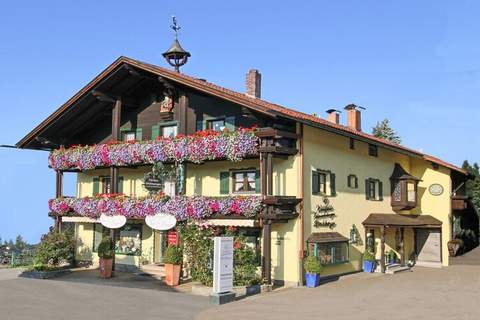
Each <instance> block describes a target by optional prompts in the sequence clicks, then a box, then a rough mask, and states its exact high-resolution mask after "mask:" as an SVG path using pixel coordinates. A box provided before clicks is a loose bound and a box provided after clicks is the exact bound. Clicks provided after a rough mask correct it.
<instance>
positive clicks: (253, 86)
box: [246, 69, 262, 99]
mask: <svg viewBox="0 0 480 320" xmlns="http://www.w3.org/2000/svg"><path fill="white" fill-rule="evenodd" d="M246 86H247V95H249V96H251V97H254V98H258V99H260V97H261V89H262V75H261V74H260V72H259V71H258V70H256V69H250V70H248V73H247V81H246Z"/></svg>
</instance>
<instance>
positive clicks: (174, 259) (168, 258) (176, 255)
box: [163, 246, 183, 265]
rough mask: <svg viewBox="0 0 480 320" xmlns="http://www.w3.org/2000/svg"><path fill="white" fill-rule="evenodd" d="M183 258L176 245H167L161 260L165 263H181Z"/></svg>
mask: <svg viewBox="0 0 480 320" xmlns="http://www.w3.org/2000/svg"><path fill="white" fill-rule="evenodd" d="M182 260H183V253H182V249H180V247H178V246H168V247H167V249H166V250H165V256H164V259H163V261H164V262H165V263H167V264H175V265H181V264H182Z"/></svg>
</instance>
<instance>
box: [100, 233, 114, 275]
mask: <svg viewBox="0 0 480 320" xmlns="http://www.w3.org/2000/svg"><path fill="white" fill-rule="evenodd" d="M113 246H114V244H113V240H112V238H110V237H104V238H103V239H102V241H101V242H100V244H99V245H98V257H99V258H100V277H101V278H103V279H107V278H111V277H112V265H113V257H114V255H115V251H114V250H113Z"/></svg>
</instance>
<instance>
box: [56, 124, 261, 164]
mask: <svg viewBox="0 0 480 320" xmlns="http://www.w3.org/2000/svg"><path fill="white" fill-rule="evenodd" d="M258 142H259V139H258V137H257V136H256V135H255V128H249V129H245V128H239V129H237V130H236V131H223V132H216V131H211V130H206V131H199V132H197V133H195V134H193V135H189V136H182V135H178V136H176V137H174V138H166V137H158V138H157V139H156V140H153V141H152V140H148V141H129V142H110V143H106V144H97V145H93V146H73V147H71V148H68V149H65V148H60V149H56V150H53V151H52V152H51V153H50V155H49V157H48V164H49V166H50V167H51V168H52V169H55V170H67V169H78V170H88V169H94V168H97V167H108V166H129V165H139V164H150V163H155V162H177V163H182V162H193V163H201V162H203V161H207V160H215V159H227V160H230V161H234V162H236V161H240V160H242V159H243V158H245V157H247V156H254V155H256V154H258Z"/></svg>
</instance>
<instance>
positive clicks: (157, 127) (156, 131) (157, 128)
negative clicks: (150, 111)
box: [152, 124, 160, 140]
mask: <svg viewBox="0 0 480 320" xmlns="http://www.w3.org/2000/svg"><path fill="white" fill-rule="evenodd" d="M159 135H160V125H158V124H156V125H153V126H152V140H155V139H156V138H157V137H158V136H159Z"/></svg>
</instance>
